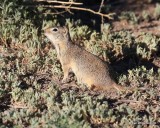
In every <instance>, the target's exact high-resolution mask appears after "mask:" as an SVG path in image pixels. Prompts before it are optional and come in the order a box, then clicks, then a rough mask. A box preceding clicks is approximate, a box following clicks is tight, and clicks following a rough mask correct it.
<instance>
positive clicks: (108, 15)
mask: <svg viewBox="0 0 160 128" xmlns="http://www.w3.org/2000/svg"><path fill="white" fill-rule="evenodd" d="M52 7H54V8H63V9H73V10H81V11H87V12H91V13H93V14H96V15H100V16H103V17H106V18H108V19H113V17H112V16H113V15H114V14H115V13H109V14H103V13H100V12H96V11H94V10H91V9H88V8H80V7H70V6H63V5H55V6H52Z"/></svg>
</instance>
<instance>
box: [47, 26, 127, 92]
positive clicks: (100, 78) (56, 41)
mask: <svg viewBox="0 0 160 128" xmlns="http://www.w3.org/2000/svg"><path fill="white" fill-rule="evenodd" d="M44 34H45V36H46V37H47V38H48V39H49V40H50V41H51V43H53V45H54V46H55V49H56V52H57V57H58V59H59V60H60V63H61V65H62V70H63V72H64V78H63V80H62V82H63V83H64V82H66V81H67V79H68V74H69V72H70V71H72V72H73V73H74V74H75V76H76V77H77V81H78V83H83V84H86V85H87V87H88V88H89V89H92V90H110V89H117V90H119V91H121V90H124V88H123V87H121V86H119V85H117V84H116V83H115V82H114V80H113V79H112V78H111V76H110V71H109V70H110V68H109V66H108V65H107V64H106V63H105V62H104V61H102V60H101V59H100V58H98V57H97V56H95V55H93V54H91V53H90V52H88V51H86V50H84V49H83V48H81V47H79V46H77V45H75V44H73V43H72V41H71V39H70V35H69V31H68V29H67V28H66V27H53V28H47V29H45V30H44Z"/></svg>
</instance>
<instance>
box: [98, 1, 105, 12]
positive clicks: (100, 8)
mask: <svg viewBox="0 0 160 128" xmlns="http://www.w3.org/2000/svg"><path fill="white" fill-rule="evenodd" d="M103 3H104V0H102V1H101V5H100V7H99V11H98V12H101V10H102V6H103Z"/></svg>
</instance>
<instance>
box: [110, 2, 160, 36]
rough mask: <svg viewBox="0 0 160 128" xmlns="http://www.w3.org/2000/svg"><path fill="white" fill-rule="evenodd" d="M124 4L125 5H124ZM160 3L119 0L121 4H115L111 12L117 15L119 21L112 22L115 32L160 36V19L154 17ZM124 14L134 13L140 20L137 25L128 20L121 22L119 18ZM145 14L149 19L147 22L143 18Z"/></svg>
mask: <svg viewBox="0 0 160 128" xmlns="http://www.w3.org/2000/svg"><path fill="white" fill-rule="evenodd" d="M123 3H124V4H123ZM157 3H159V2H154V1H153V2H151V3H149V2H147V1H146V2H144V1H135V0H128V2H127V3H126V1H124V0H119V3H116V4H115V3H113V5H114V4H115V6H112V9H111V11H112V12H115V13H116V14H117V20H114V21H112V26H113V27H114V28H113V31H120V30H130V31H132V32H133V33H134V34H135V35H139V34H140V33H141V32H147V33H151V34H154V35H157V36H160V19H159V20H158V19H156V18H155V16H154V11H155V8H156V4H157ZM122 12H134V14H135V16H136V17H137V18H138V22H137V24H131V23H129V21H127V20H125V19H124V20H120V19H119V18H118V17H119V16H120V15H121V13H122ZM143 12H145V13H146V14H147V15H148V16H149V19H148V20H145V19H143V18H142V16H143Z"/></svg>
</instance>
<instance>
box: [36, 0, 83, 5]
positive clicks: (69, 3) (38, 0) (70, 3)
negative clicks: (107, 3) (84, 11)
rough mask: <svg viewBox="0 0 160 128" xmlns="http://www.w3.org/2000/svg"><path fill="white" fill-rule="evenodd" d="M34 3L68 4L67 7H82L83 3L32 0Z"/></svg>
mask: <svg viewBox="0 0 160 128" xmlns="http://www.w3.org/2000/svg"><path fill="white" fill-rule="evenodd" d="M34 1H36V2H47V3H57V4H66V5H67V4H68V5H83V3H78V2H71V1H69V2H64V1H53V0H34Z"/></svg>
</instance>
